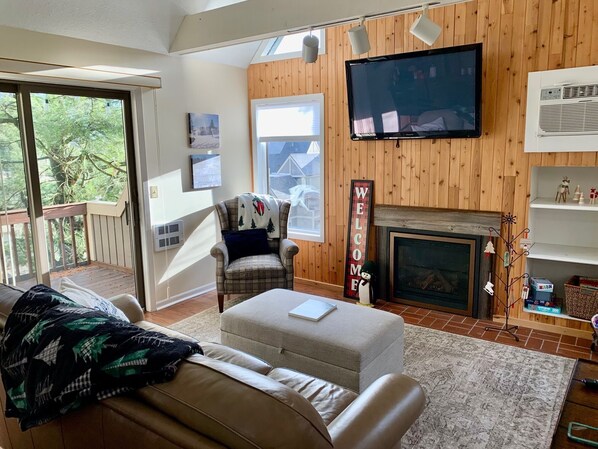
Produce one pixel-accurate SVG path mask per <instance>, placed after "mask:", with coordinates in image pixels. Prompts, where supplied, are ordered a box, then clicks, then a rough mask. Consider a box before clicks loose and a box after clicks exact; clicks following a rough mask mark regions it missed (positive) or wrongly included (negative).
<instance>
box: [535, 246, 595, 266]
mask: <svg viewBox="0 0 598 449" xmlns="http://www.w3.org/2000/svg"><path fill="white" fill-rule="evenodd" d="M527 258H528V259H541V260H553V261H555V262H570V263H583V264H587V265H598V248H589V247H581V246H567V245H553V244H550V243H534V244H533V245H532V247H531V248H530V249H529V255H528V256H527Z"/></svg>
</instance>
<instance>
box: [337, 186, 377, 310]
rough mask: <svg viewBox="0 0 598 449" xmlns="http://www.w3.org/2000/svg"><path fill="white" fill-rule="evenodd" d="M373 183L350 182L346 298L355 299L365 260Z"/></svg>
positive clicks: (357, 294)
mask: <svg viewBox="0 0 598 449" xmlns="http://www.w3.org/2000/svg"><path fill="white" fill-rule="evenodd" d="M373 189H374V181H369V180H368V181H365V180H356V179H354V180H352V181H351V203H350V205H349V224H348V226H347V228H348V230H347V257H346V259H345V288H344V295H345V297H346V298H352V299H357V298H358V296H359V293H358V286H359V281H360V279H361V266H362V265H363V264H364V263H365V261H366V260H367V253H368V238H369V231H370V214H371V210H372V196H373Z"/></svg>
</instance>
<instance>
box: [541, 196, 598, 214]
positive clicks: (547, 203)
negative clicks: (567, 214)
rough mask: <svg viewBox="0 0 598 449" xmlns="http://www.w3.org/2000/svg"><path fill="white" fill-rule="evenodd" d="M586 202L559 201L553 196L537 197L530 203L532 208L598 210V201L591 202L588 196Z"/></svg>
mask: <svg viewBox="0 0 598 449" xmlns="http://www.w3.org/2000/svg"><path fill="white" fill-rule="evenodd" d="M585 201H586V203H585V204H577V203H573V202H568V203H557V202H555V201H554V199H553V198H536V199H535V200H532V202H531V203H530V207H531V208H532V209H553V210H581V211H585V212H598V203H597V204H589V203H588V199H587V198H586V200H585Z"/></svg>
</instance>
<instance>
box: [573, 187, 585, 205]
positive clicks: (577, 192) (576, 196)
mask: <svg viewBox="0 0 598 449" xmlns="http://www.w3.org/2000/svg"><path fill="white" fill-rule="evenodd" d="M580 195H583V194H582V193H581V188H580V187H579V184H577V187H576V188H575V192H573V202H574V203H579V197H580Z"/></svg>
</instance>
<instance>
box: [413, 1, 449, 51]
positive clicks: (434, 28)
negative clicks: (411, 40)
mask: <svg viewBox="0 0 598 449" xmlns="http://www.w3.org/2000/svg"><path fill="white" fill-rule="evenodd" d="M441 30H442V29H441V28H440V26H439V25H437V24H435V23H434V22H432V20H430V19H429V18H428V6H427V5H426V6H424V8H423V11H422V14H421V15H420V16H419V17H418V18H417V19H415V22H413V25H411V28H410V29H409V32H410V33H411V34H413V35H414V36H415V37H417V38H418V39H420V40H422V41H424V42H425V43H426V44H428V45H433V44H434V42H436V39H438V36H440V31H441Z"/></svg>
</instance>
